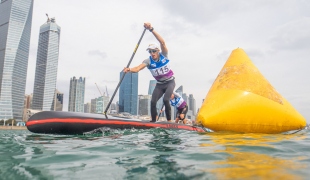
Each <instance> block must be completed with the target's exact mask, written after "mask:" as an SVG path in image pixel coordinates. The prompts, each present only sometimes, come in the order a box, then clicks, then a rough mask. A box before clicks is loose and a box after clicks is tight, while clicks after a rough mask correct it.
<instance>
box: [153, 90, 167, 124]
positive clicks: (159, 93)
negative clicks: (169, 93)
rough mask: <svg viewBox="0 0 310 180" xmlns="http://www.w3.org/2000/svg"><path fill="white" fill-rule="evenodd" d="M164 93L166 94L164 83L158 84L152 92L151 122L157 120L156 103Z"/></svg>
mask: <svg viewBox="0 0 310 180" xmlns="http://www.w3.org/2000/svg"><path fill="white" fill-rule="evenodd" d="M163 94H164V91H163V85H162V84H156V86H155V89H154V91H153V94H152V100H151V116H152V121H151V122H156V117H157V109H156V103H157V101H158V100H159V99H160V97H161V96H162V95H163Z"/></svg>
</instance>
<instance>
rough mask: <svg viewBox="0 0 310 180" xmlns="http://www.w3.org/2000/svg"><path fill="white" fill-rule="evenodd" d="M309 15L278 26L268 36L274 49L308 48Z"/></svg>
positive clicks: (309, 47)
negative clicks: (270, 35)
mask: <svg viewBox="0 0 310 180" xmlns="http://www.w3.org/2000/svg"><path fill="white" fill-rule="evenodd" d="M309 32H310V17H305V18H301V19H297V20H294V21H291V22H288V23H286V24H284V25H282V26H280V27H279V28H278V29H277V30H276V31H275V33H274V35H273V36H272V37H271V38H270V44H271V47H272V48H273V49H274V50H302V49H310V43H309V42H310V33H309Z"/></svg>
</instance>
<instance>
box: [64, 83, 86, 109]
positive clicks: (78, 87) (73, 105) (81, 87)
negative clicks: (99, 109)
mask: <svg viewBox="0 0 310 180" xmlns="http://www.w3.org/2000/svg"><path fill="white" fill-rule="evenodd" d="M84 97H85V78H82V77H80V78H79V79H76V78H75V77H73V78H71V79H70V90H69V104H68V111H72V112H84Z"/></svg>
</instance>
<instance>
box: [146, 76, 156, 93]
mask: <svg viewBox="0 0 310 180" xmlns="http://www.w3.org/2000/svg"><path fill="white" fill-rule="evenodd" d="M156 83H157V81H156V80H150V84H149V92H148V95H152V94H153V91H154V89H155V86H156Z"/></svg>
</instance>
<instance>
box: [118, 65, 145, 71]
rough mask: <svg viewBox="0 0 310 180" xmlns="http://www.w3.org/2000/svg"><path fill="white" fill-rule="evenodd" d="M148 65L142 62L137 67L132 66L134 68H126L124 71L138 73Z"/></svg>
mask: <svg viewBox="0 0 310 180" xmlns="http://www.w3.org/2000/svg"><path fill="white" fill-rule="evenodd" d="M145 67H146V64H144V63H142V64H140V65H139V66H136V67H132V68H126V67H125V68H124V70H123V72H125V73H127V72H131V73H137V72H139V71H141V70H142V69H144V68H145Z"/></svg>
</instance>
